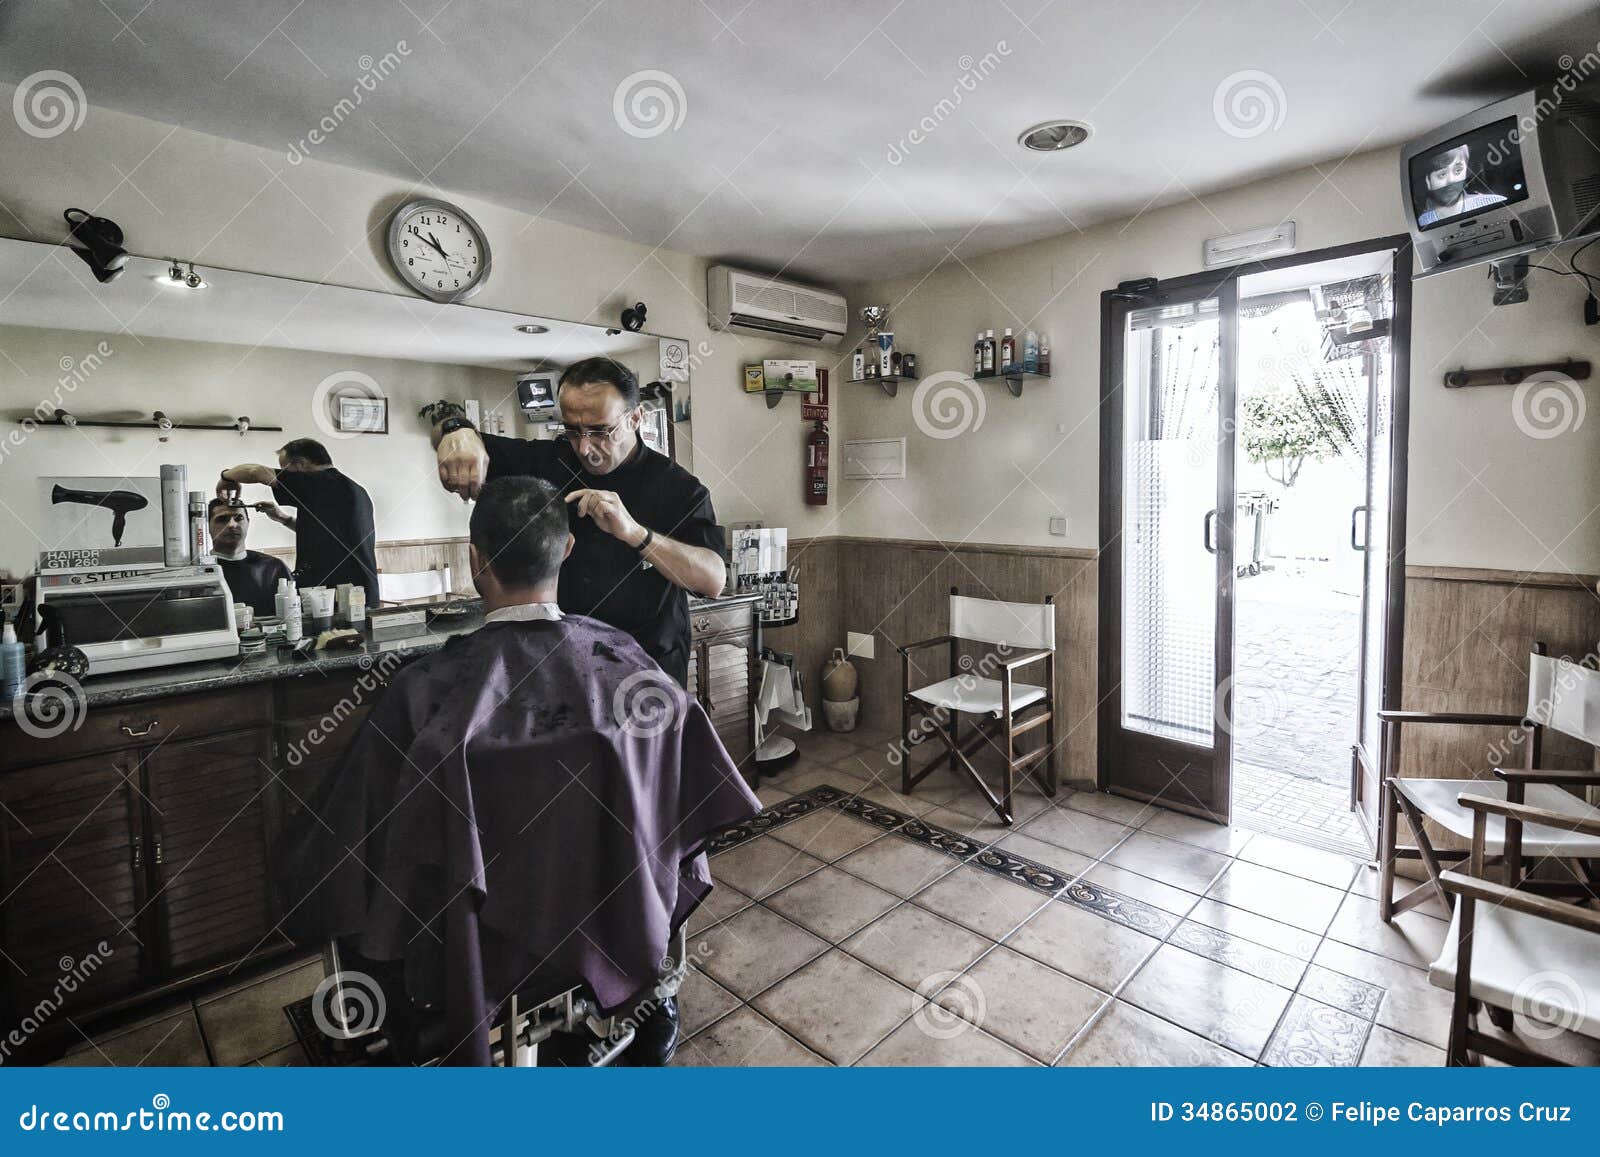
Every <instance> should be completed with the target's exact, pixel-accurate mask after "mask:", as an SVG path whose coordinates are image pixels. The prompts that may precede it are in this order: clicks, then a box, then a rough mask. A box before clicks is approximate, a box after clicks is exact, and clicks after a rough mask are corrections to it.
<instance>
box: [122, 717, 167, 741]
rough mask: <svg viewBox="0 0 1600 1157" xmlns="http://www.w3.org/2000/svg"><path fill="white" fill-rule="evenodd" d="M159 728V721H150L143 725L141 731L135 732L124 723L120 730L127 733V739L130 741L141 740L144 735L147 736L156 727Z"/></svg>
mask: <svg viewBox="0 0 1600 1157" xmlns="http://www.w3.org/2000/svg"><path fill="white" fill-rule="evenodd" d="M160 726H161V720H159V719H152V720H151V721H150V722H149V723H146V724H145V725H144V729H143V730H142V731H135V730H134V729H133V728H131V727H129V726H128V725H127V724H126V723H124V724H123V725H122V730H123V731H125V732H127V733H128V738H130V739H143V738H144V737H145V736H146V735H149V734H150V733H151V732H152V731H154V730H155V729H156V728H157V727H160Z"/></svg>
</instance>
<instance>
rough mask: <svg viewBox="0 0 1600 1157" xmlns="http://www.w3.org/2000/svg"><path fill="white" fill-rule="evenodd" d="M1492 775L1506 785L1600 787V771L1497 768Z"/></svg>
mask: <svg viewBox="0 0 1600 1157" xmlns="http://www.w3.org/2000/svg"><path fill="white" fill-rule="evenodd" d="M1494 773H1495V775H1496V776H1498V777H1499V778H1501V779H1503V780H1505V781H1506V782H1507V783H1558V784H1561V785H1562V786H1564V787H1587V786H1592V785H1600V771H1546V770H1544V769H1541V768H1534V769H1533V770H1532V771H1526V770H1524V769H1523V768H1520V767H1497V768H1495V769H1494Z"/></svg>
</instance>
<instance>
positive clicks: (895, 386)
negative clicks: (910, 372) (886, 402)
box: [845, 374, 917, 398]
mask: <svg viewBox="0 0 1600 1157" xmlns="http://www.w3.org/2000/svg"><path fill="white" fill-rule="evenodd" d="M916 380H917V379H916V378H908V377H905V376H904V375H903V374H889V375H887V376H885V377H881V378H851V379H850V380H849V381H848V382H846V383H845V384H846V385H849V386H877V387H878V388H879V389H881V390H882V391H883V393H884V396H885V397H889V398H892V397H894V396H895V395H896V394H898V393H899V392H900V383H901V382H914V381H916Z"/></svg>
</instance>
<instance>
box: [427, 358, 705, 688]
mask: <svg viewBox="0 0 1600 1157" xmlns="http://www.w3.org/2000/svg"><path fill="white" fill-rule="evenodd" d="M556 404H557V406H558V407H559V408H560V412H561V424H562V426H563V427H565V436H564V437H563V438H560V439H556V440H553V441H525V440H523V439H520V438H505V437H498V436H496V435H493V434H480V433H479V432H478V431H477V430H476V429H474V428H473V426H472V424H471V423H470V422H468V421H467V420H466V419H465V418H462V417H451V418H446V419H444V420H443V421H441V422H439V423H438V424H437V425H436V426H435V427H434V430H433V443H434V447H435V449H436V451H437V455H438V465H439V481H440V482H441V483H443V484H444V488H445V489H446V490H448V491H450V492H451V493H453V494H458V495H460V496H461V497H462V498H463V499H469V498H476V497H477V494H478V490H479V488H480V487H481V486H483V484H484V483H485V482H488V481H490V480H492V479H495V478H499V477H504V476H507V475H516V474H531V475H533V476H535V477H537V478H542V479H544V480H545V481H546V482H549V483H550V484H551V485H552V486H554V487H556V489H557V490H558V491H559V492H560V494H561V497H562V499H563V501H565V502H566V503H567V505H568V509H569V512H570V516H571V525H572V535H573V540H574V542H573V547H572V555H571V557H570V558H568V560H567V563H566V565H565V566H563V567H562V568H561V581H560V586H559V589H558V594H557V598H558V601H559V603H560V606H561V609H562V610H563V611H565V612H566V613H568V614H580V615H589V616H592V617H593V618H596V619H599V620H600V621H601V622H603V623H608V624H610V625H611V626H613V627H616V628H618V629H619V630H623V631H626V632H627V633H628V634H630V635H632V636H633V637H634V638H635V639H636V640H638V642H639V645H640V646H641V647H643V648H644V650H645V652H646V653H647V654H648V655H650V657H651V658H653V659H654V660H655V661H656V662H657V663H659V664H660V665H661V669H662V670H663V671H665V672H666V673H667V674H669V675H671V676H672V677H673V678H674V679H676V680H677V681H678V682H679V683H680V684H686V683H687V681H688V674H689V595H690V594H696V595H701V596H703V597H706V598H712V597H714V596H716V595H718V594H721V593H722V587H723V584H724V583H725V582H726V581H727V567H726V565H725V564H724V563H723V561H722V551H723V538H722V529H721V527H719V526H718V525H717V516H716V512H715V511H714V510H712V508H711V494H710V492H709V491H708V490H707V489H706V488H705V486H703V485H702V484H701V482H700V480H699V479H698V478H696V477H695V476H694V475H693V474H690V473H689V472H688V471H687V470H685V469H684V468H683V467H681V466H679V465H678V464H677V463H676V462H673V461H672V460H671V459H669V458H667V457H666V456H665V455H662V454H658V453H656V452H655V451H654V450H652V449H650V448H649V447H648V446H646V445H645V444H644V441H643V439H641V438H640V436H639V427H640V425H641V424H642V421H643V414H642V412H641V410H640V406H639V382H638V379H637V378H636V377H634V375H633V373H632V372H631V371H630V370H628V369H627V368H626V367H625V366H622V365H620V364H618V363H617V362H614V361H612V360H611V359H610V358H587V359H585V360H584V361H581V362H577V363H575V364H574V365H572V366H570V367H568V369H567V371H566V372H565V373H564V374H562V375H561V381H560V382H559V384H558V385H557V387H556Z"/></svg>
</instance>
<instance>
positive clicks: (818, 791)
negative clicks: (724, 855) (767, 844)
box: [706, 784, 846, 856]
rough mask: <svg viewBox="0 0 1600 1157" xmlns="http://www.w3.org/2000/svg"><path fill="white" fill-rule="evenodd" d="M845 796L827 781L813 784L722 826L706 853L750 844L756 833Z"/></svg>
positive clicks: (778, 826)
mask: <svg viewBox="0 0 1600 1157" xmlns="http://www.w3.org/2000/svg"><path fill="white" fill-rule="evenodd" d="M844 798H846V796H845V793H844V792H842V791H840V790H839V789H838V788H836V787H830V786H828V785H826V784H824V785H823V786H821V787H814V788H812V789H811V790H810V791H807V792H802V793H801V794H799V795H795V796H790V797H789V798H788V799H786V800H784V801H783V802H782V803H775V804H773V805H772V806H771V807H769V808H762V809H761V810H760V811H759V812H757V813H756V814H755V815H753V816H751V817H750V818H749V819H747V820H745V821H744V822H743V823H737V824H732V825H730V826H728V827H725V828H723V829H722V830H721V831H719V832H718V833H717V834H716V835H714V836H712V837H711V838H710V839H709V840H707V841H706V853H707V854H708V855H712V856H714V855H716V854H717V853H718V852H726V851H728V850H729V849H731V848H737V847H738V846H739V845H740V844H747V843H749V842H750V841H751V840H753V839H755V838H756V837H757V836H764V835H766V834H767V833H768V832H770V831H774V830H776V829H778V828H781V827H782V826H783V825H784V824H787V823H792V822H793V821H795V820H797V819H801V818H803V817H805V816H808V815H810V814H811V813H812V812H815V811H820V810H821V809H823V808H825V807H828V806H830V805H832V804H834V803H837V802H838V801H839V800H841V799H844Z"/></svg>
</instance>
